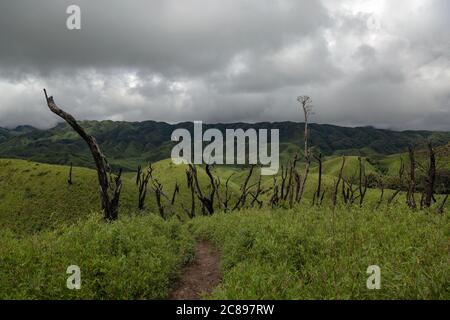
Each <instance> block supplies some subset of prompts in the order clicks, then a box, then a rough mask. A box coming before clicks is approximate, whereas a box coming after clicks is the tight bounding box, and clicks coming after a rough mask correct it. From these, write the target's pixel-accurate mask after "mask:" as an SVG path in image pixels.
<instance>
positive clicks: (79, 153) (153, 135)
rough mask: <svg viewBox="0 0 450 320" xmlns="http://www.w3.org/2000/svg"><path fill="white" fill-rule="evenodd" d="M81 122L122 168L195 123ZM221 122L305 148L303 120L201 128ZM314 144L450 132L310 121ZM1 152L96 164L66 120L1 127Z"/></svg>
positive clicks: (347, 148)
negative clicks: (271, 132) (275, 133)
mask: <svg viewBox="0 0 450 320" xmlns="http://www.w3.org/2000/svg"><path fill="white" fill-rule="evenodd" d="M81 124H82V126H83V127H85V128H86V130H87V131H88V132H89V133H91V134H93V135H94V136H95V137H96V139H97V141H98V142H99V144H100V146H101V148H102V150H103V151H104V153H105V155H106V156H107V157H108V159H109V160H110V163H111V164H112V165H113V166H114V167H116V168H118V167H120V168H123V169H124V170H128V171H134V170H136V167H137V166H138V165H139V164H141V165H145V164H147V163H149V162H156V161H158V160H162V159H167V158H170V151H171V149H172V146H173V145H174V144H173V143H172V142H171V141H170V136H171V134H172V132H173V130H175V129H177V128H186V129H188V130H190V131H192V123H179V124H175V125H171V124H168V123H164V122H155V121H144V122H113V121H83V122H82V123H81ZM213 127H214V128H217V129H219V130H221V131H222V132H224V131H225V128H242V129H244V130H246V129H248V128H255V129H260V128H266V129H279V130H280V157H281V161H286V160H287V159H290V158H292V156H293V155H294V154H295V153H301V150H300V148H301V146H302V141H303V124H302V123H295V122H274V123H256V124H249V123H231V124H204V128H203V130H206V129H208V128H213ZM310 128H311V134H310V137H311V145H313V146H314V148H315V152H322V153H323V154H324V155H325V156H331V155H339V154H345V155H374V154H392V153H401V152H404V151H405V150H406V148H407V146H408V145H409V144H414V145H417V146H419V147H421V146H424V145H425V143H426V141H427V140H432V141H433V143H435V144H436V145H445V144H447V143H448V142H449V141H450V132H431V131H402V132H398V131H390V130H382V129H375V128H372V127H359V128H347V127H338V126H333V125H322V124H311V127H310ZM0 157H2V158H18V159H28V160H33V161H38V162H45V163H53V164H70V163H73V164H74V165H76V166H82V167H92V166H93V164H92V161H91V157H90V154H89V151H88V148H87V146H86V145H85V143H84V141H82V140H81V139H80V138H79V137H78V136H77V134H76V133H75V132H74V131H73V130H72V129H71V128H69V127H68V126H67V125H66V124H59V125H57V126H56V127H54V128H51V129H48V130H39V129H35V128H32V127H29V126H22V127H18V128H16V129H14V130H7V129H1V130H0Z"/></svg>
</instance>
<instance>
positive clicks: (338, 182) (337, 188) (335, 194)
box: [331, 156, 345, 208]
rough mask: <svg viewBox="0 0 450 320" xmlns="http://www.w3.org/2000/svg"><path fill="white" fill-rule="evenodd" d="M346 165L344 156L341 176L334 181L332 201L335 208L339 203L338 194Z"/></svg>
mask: <svg viewBox="0 0 450 320" xmlns="http://www.w3.org/2000/svg"><path fill="white" fill-rule="evenodd" d="M344 166H345V157H344V156H343V157H342V164H341V169H340V170H339V176H338V179H337V181H336V182H335V183H334V191H333V196H332V198H331V201H332V203H333V208H334V207H336V204H337V194H338V191H339V184H340V183H341V179H342V175H343V172H344Z"/></svg>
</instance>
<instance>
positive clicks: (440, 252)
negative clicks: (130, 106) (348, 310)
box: [0, 157, 450, 299]
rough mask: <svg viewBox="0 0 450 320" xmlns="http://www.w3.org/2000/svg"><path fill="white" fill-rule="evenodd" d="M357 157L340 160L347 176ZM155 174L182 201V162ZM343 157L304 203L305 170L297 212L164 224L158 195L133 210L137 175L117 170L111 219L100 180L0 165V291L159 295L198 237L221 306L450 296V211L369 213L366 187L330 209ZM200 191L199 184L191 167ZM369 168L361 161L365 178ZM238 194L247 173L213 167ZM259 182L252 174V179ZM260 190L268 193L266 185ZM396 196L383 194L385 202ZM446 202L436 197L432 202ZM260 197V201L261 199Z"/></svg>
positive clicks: (62, 169)
mask: <svg viewBox="0 0 450 320" xmlns="http://www.w3.org/2000/svg"><path fill="white" fill-rule="evenodd" d="M357 161H358V160H357V157H348V158H347V166H348V168H347V167H346V173H347V174H353V173H354V170H355V168H357ZM154 168H155V176H156V177H157V178H158V179H159V180H160V181H161V182H162V183H163V185H164V190H167V192H168V193H171V191H172V189H173V186H174V184H175V182H178V183H179V184H180V187H181V189H182V190H181V194H180V195H179V197H180V198H179V200H180V201H178V203H180V202H184V203H186V202H187V203H189V191H188V190H187V189H186V185H185V170H186V166H183V165H182V166H175V165H173V164H172V163H171V161H170V160H163V161H159V162H157V163H155V164H154ZM336 168H340V157H331V158H329V159H326V160H325V161H324V177H323V178H324V186H323V187H324V190H327V195H326V201H325V202H324V204H323V206H321V207H313V206H311V195H312V192H313V191H314V189H315V186H316V180H317V173H316V172H315V170H316V169H315V168H313V169H312V173H311V176H310V177H309V183H308V184H307V190H306V194H305V199H304V201H303V202H302V204H301V205H299V206H296V207H295V208H294V209H286V208H283V207H281V208H277V209H268V208H267V207H266V208H263V209H245V210H241V211H238V212H231V213H223V212H220V211H217V212H216V213H215V214H214V215H213V216H197V217H195V218H194V219H187V218H185V217H183V216H182V209H181V207H180V205H179V204H177V206H176V208H175V210H176V211H177V212H178V213H181V214H180V215H179V216H178V217H179V218H181V220H182V221H180V219H178V218H177V217H175V216H172V217H168V219H167V220H163V219H161V217H159V214H158V212H157V210H156V205H155V200H154V194H153V192H151V191H149V194H148V196H147V202H146V204H147V209H146V210H145V211H137V210H136V206H137V191H136V185H135V175H134V174H133V173H131V172H128V173H125V174H124V177H123V183H124V188H123V193H122V197H121V207H120V214H119V220H118V221H116V222H114V223H106V222H105V221H104V220H103V219H102V218H101V215H100V214H99V212H98V211H99V195H98V189H97V181H96V173H95V171H94V170H91V169H88V168H79V167H74V169H73V181H74V184H73V185H71V186H70V185H68V183H67V175H68V170H69V168H68V167H67V166H62V165H49V164H42V163H36V162H31V161H26V160H15V159H4V160H0V230H1V232H0V257H1V259H0V269H1V270H4V272H1V273H0V285H1V286H2V288H3V290H1V292H0V298H3V299H51V298H53V299H162V298H167V297H168V295H169V292H170V290H171V288H172V286H173V284H174V282H175V281H176V279H177V277H178V276H179V275H180V272H181V268H182V266H183V265H184V264H185V263H187V262H189V261H191V259H192V257H193V253H194V244H195V241H196V240H200V239H202V240H208V241H211V242H212V243H214V244H215V245H216V246H217V247H218V249H219V250H220V254H221V276H222V280H221V283H220V285H219V286H218V287H217V288H216V289H215V290H214V292H213V293H212V295H211V296H210V298H218V299H264V298H266V299H313V298H314V299H380V298H381V299H449V297H450V292H449V290H448V283H449V281H450V279H449V275H448V272H447V269H448V230H449V228H450V221H449V215H448V210H449V209H450V203H448V204H447V213H446V214H443V215H439V214H436V212H435V210H434V208H432V209H430V210H427V211H417V212H412V211H410V210H409V209H408V207H407V206H406V204H405V203H404V194H400V195H399V196H398V198H397V200H396V201H394V203H392V204H391V205H386V203H384V204H383V205H382V206H381V207H379V208H378V209H376V206H375V203H376V201H377V200H378V197H379V191H378V190H375V189H373V190H372V189H370V190H369V191H368V194H367V201H366V202H365V204H364V206H363V208H359V206H349V207H347V206H341V205H338V207H337V209H336V212H334V213H333V210H331V208H330V201H329V197H330V192H331V189H332V185H333V182H334V179H335V175H336V170H339V169H336ZM198 170H199V178H200V183H201V184H202V185H203V186H204V187H206V185H207V177H206V174H205V172H204V171H203V169H202V168H200V167H199V168H198ZM372 170H374V169H373V168H372V167H371V166H370V165H369V164H366V171H372ZM214 172H215V175H217V176H218V177H219V178H220V179H222V180H224V179H226V178H228V177H229V176H230V174H233V173H234V175H233V178H232V179H233V181H232V182H231V184H230V188H231V189H232V191H233V192H234V193H237V192H238V190H239V186H240V184H241V183H242V181H243V180H244V179H245V177H246V174H247V172H246V171H243V170H238V169H236V168H229V167H217V168H215V169H214ZM257 179H258V172H255V176H254V177H253V179H252V183H253V182H255V181H256V180H257ZM263 183H264V184H265V185H267V186H269V185H271V183H272V178H271V177H265V178H264V180H263ZM392 192H393V191H391V190H386V195H385V196H386V197H387V196H389V195H390V194H392ZM441 198H442V197H438V200H440V199H441ZM266 200H267V198H266V199H265V201H266ZM72 264H76V265H79V266H80V268H81V270H82V272H83V273H82V274H83V282H82V290H79V291H78V290H75V291H72V290H67V289H66V287H65V281H66V279H67V274H66V268H67V266H69V265H72ZM373 264H376V265H379V266H380V267H381V270H382V277H383V278H382V289H381V290H367V288H366V287H365V284H366V279H367V274H366V269H367V266H369V265H373Z"/></svg>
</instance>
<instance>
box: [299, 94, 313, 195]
mask: <svg viewBox="0 0 450 320" xmlns="http://www.w3.org/2000/svg"><path fill="white" fill-rule="evenodd" d="M297 101H298V102H299V103H300V104H301V107H302V110H303V117H304V121H305V125H304V137H303V143H304V151H303V152H304V158H305V171H304V174H303V176H302V180H301V184H300V190H299V194H298V199H297V202H300V201H301V200H302V195H303V192H304V191H305V186H306V180H307V179H308V174H309V167H310V165H311V148H310V147H309V143H308V140H309V129H308V125H309V117H310V116H311V114H312V108H313V106H312V99H311V98H310V97H308V96H299V97H298V98H297Z"/></svg>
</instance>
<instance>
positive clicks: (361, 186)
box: [358, 157, 368, 207]
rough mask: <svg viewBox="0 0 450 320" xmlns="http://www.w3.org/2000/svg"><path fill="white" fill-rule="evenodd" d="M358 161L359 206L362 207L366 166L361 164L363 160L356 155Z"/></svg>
mask: <svg viewBox="0 0 450 320" xmlns="http://www.w3.org/2000/svg"><path fill="white" fill-rule="evenodd" d="M358 162H359V206H360V207H362V205H363V202H364V197H365V196H366V192H367V185H368V181H367V176H366V168H365V166H364V164H363V160H362V158H361V157H358Z"/></svg>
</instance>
